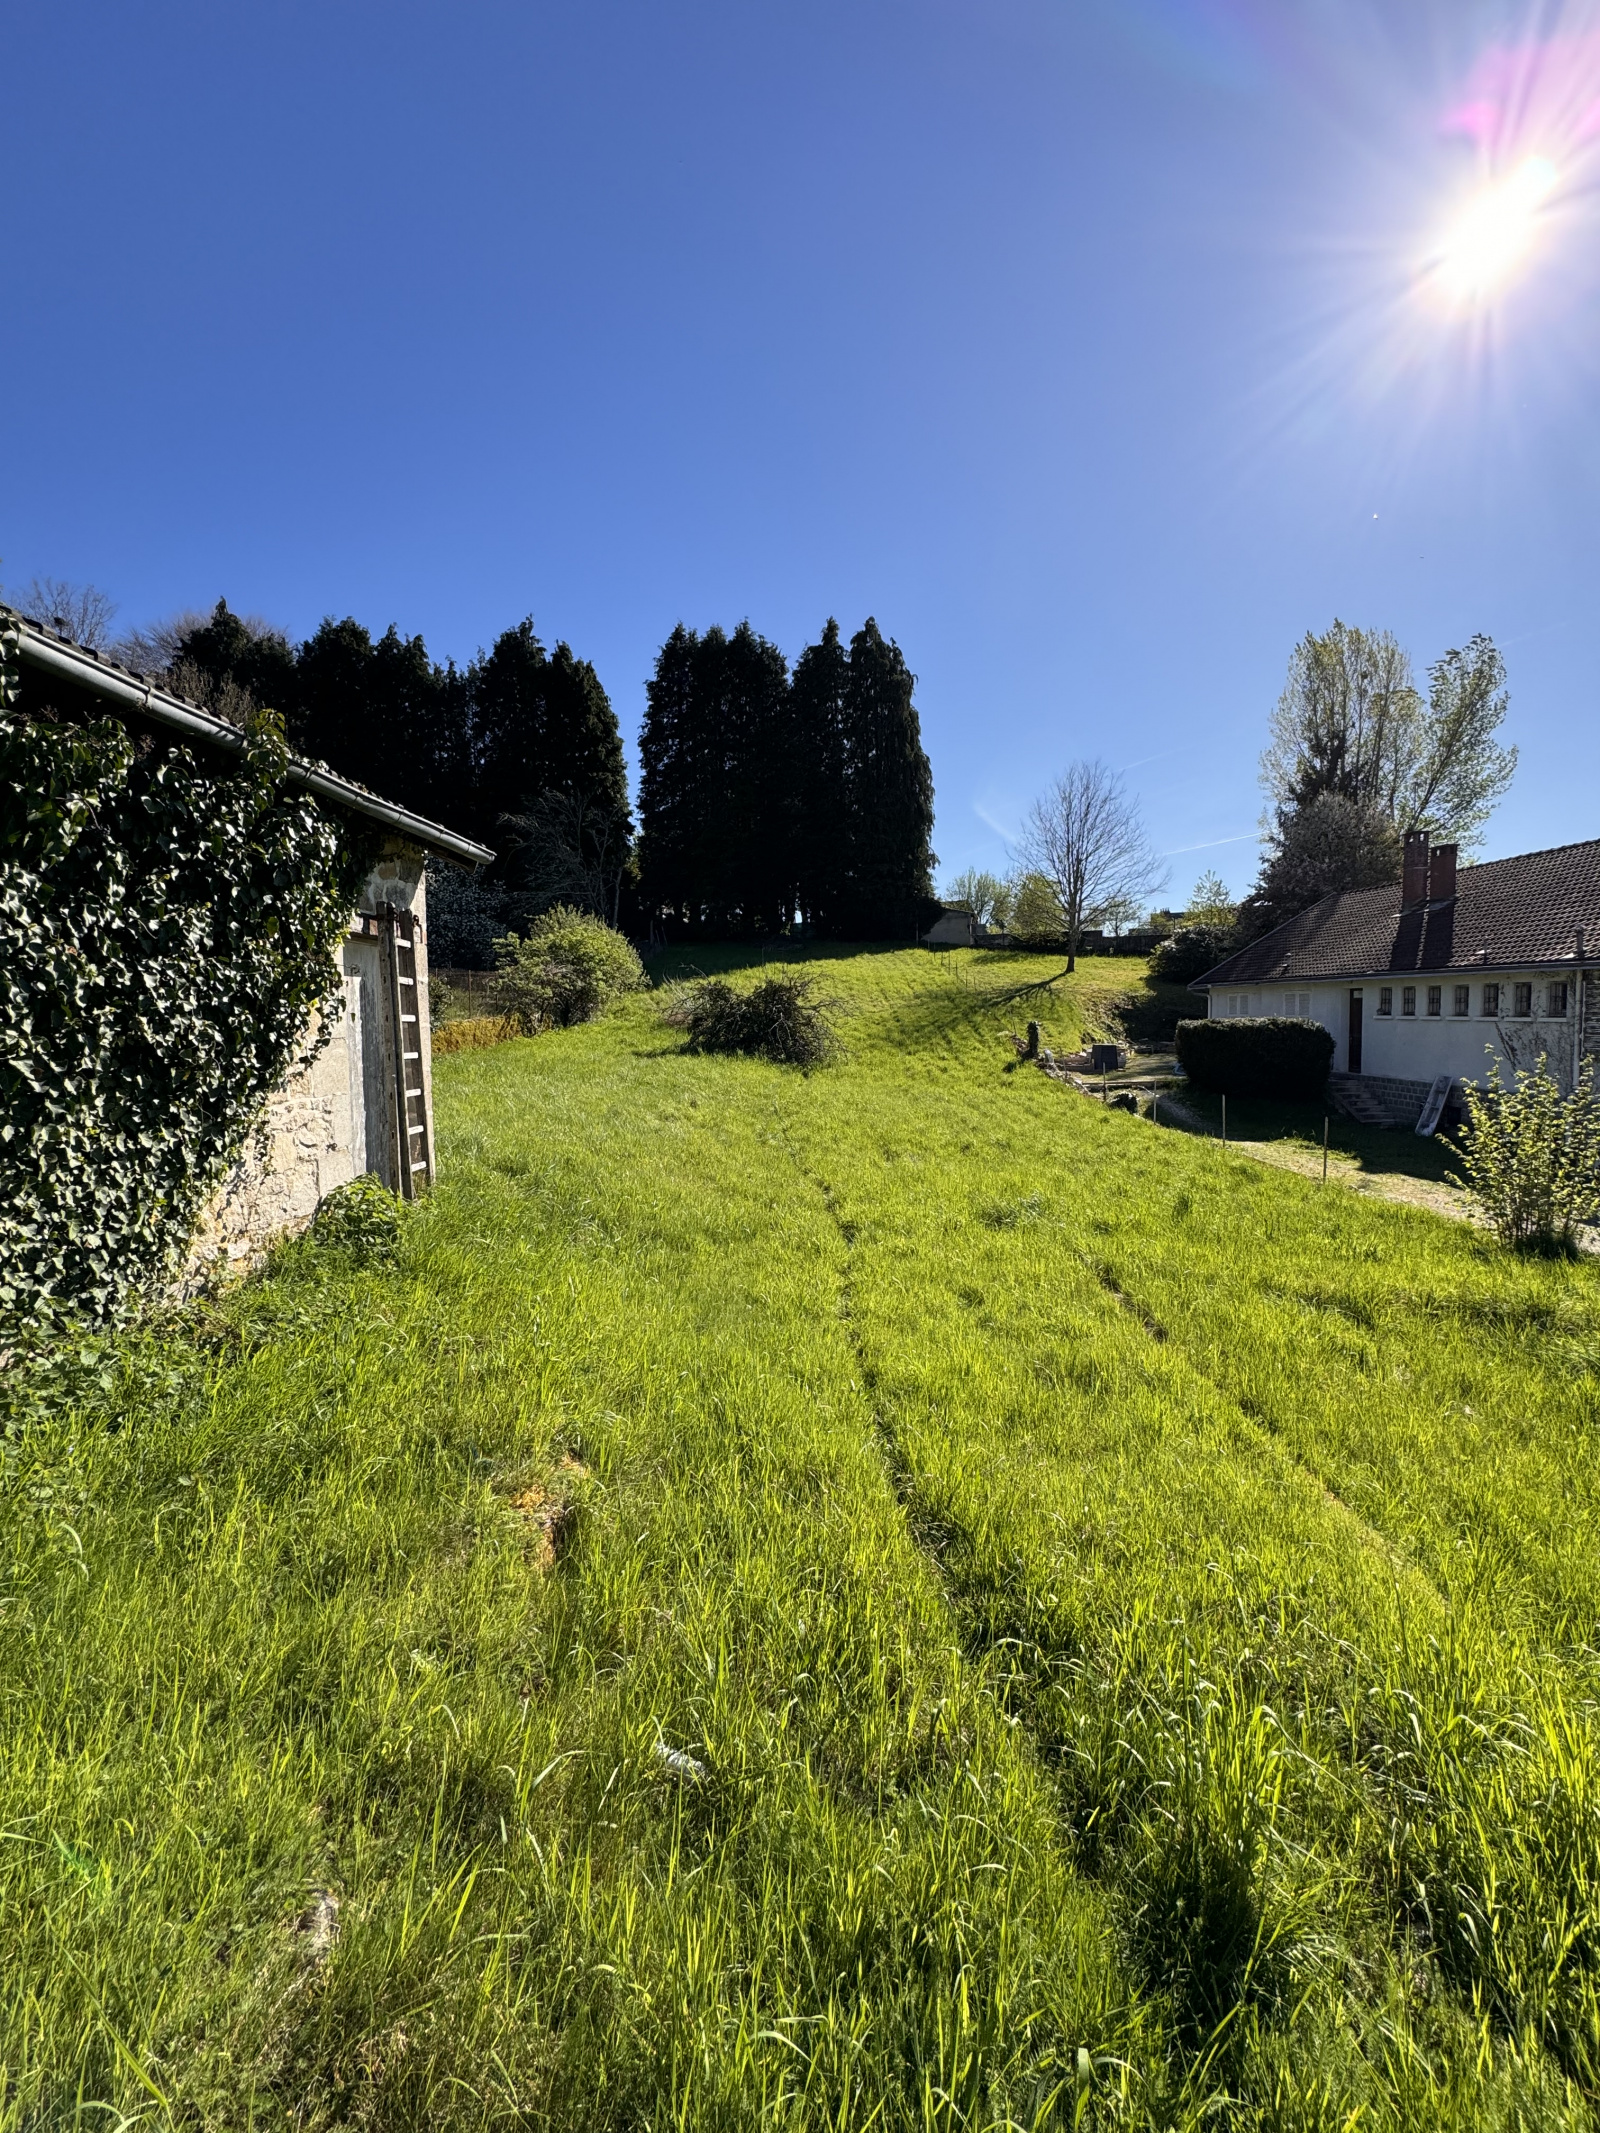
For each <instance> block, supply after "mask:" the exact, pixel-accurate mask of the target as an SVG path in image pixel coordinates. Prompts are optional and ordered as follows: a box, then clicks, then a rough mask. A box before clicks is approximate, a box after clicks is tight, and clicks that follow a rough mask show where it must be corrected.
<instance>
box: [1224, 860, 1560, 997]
mask: <svg viewBox="0 0 1600 2133" xmlns="http://www.w3.org/2000/svg"><path fill="white" fill-rule="evenodd" d="M1579 927H1582V928H1583V932H1584V943H1585V953H1586V955H1590V956H1593V957H1595V959H1596V960H1600V839H1593V840H1591V841H1590V842H1589V843H1586V844H1559V845H1557V846H1556V847H1555V848H1554V850H1552V851H1548V852H1522V853H1520V854H1519V855H1518V856H1517V857H1516V858H1515V859H1491V860H1489V861H1487V862H1486V863H1485V864H1484V865H1482V866H1475V867H1462V868H1461V870H1460V871H1459V873H1458V874H1457V875H1456V893H1455V895H1454V896H1453V897H1451V898H1449V899H1448V900H1447V901H1445V902H1443V903H1436V904H1421V905H1418V906H1417V907H1416V908H1415V909H1414V910H1411V911H1405V912H1402V911H1401V909H1400V884H1399V883H1398V882H1396V883H1394V884H1393V885H1392V886H1391V887H1389V888H1385V889H1347V890H1345V891H1344V892H1343V894H1341V895H1338V896H1325V897H1324V898H1323V899H1322V901H1321V903H1318V904H1313V905H1312V906H1311V909H1310V910H1309V911H1302V912H1301V913H1300V915H1299V917H1298V918H1291V919H1289V920H1287V921H1286V922H1285V923H1284V924H1283V925H1281V926H1276V927H1274V928H1273V930H1272V932H1271V933H1264V934H1263V935H1262V936H1261V938H1260V940H1258V941H1252V942H1251V943H1250V945H1249V946H1248V947H1247V948H1241V949H1239V951H1238V952H1237V954H1234V955H1230V956H1229V957H1228V958H1227V960H1226V962H1222V963H1219V964H1218V965H1217V967H1216V969H1215V970H1211V971H1208V972H1207V973H1206V975H1205V976H1204V977H1203V978H1197V979H1196V980H1195V986H1194V989H1195V990H1198V991H1204V990H1205V988H1206V987H1207V986H1211V985H1233V984H1241V983H1244V982H1247V981H1248V982H1250V983H1255V982H1257V981H1263V980H1272V979H1277V978H1363V977H1376V976H1378V975H1379V974H1380V973H1382V972H1385V971H1391V970H1403V971H1422V970H1484V969H1489V970H1507V969H1524V968H1526V967H1527V965H1529V964H1531V963H1570V962H1572V961H1574V960H1575V958H1576V956H1577V953H1578V929H1579Z"/></svg>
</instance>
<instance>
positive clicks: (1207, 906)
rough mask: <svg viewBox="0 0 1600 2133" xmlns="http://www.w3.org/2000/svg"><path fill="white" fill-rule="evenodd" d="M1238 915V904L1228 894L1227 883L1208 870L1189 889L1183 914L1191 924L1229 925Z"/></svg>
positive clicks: (1218, 875)
mask: <svg viewBox="0 0 1600 2133" xmlns="http://www.w3.org/2000/svg"><path fill="white" fill-rule="evenodd" d="M1238 915H1239V906H1238V905H1237V904H1236V903H1235V902H1234V901H1233V898H1232V897H1231V896H1230V895H1229V894H1228V885H1227V883H1226V882H1225V881H1224V880H1223V878H1222V876H1221V875H1220V874H1215V873H1212V872H1210V871H1209V870H1208V871H1207V872H1206V873H1204V874H1202V875H1201V876H1200V879H1199V880H1198V881H1197V882H1196V883H1195V885H1194V887H1193V889H1191V890H1190V892H1189V901H1188V904H1187V905H1186V907H1185V909H1184V914H1183V916H1184V919H1185V922H1186V923H1187V924H1189V925H1191V926H1231V925H1232V924H1233V922H1234V920H1235V919H1236V918H1237V917H1238Z"/></svg>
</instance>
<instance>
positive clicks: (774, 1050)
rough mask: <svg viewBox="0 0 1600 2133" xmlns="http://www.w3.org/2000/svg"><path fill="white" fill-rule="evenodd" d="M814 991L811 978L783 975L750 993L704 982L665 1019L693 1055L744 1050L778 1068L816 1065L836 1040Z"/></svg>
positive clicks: (722, 982) (722, 980)
mask: <svg viewBox="0 0 1600 2133" xmlns="http://www.w3.org/2000/svg"><path fill="white" fill-rule="evenodd" d="M815 989H816V986H815V981H814V980H813V979H811V978H807V977H798V976H790V975H788V974H787V973H785V974H781V975H779V976H777V977H771V978H763V979H762V980H761V982H760V984H759V985H755V986H752V988H751V989H750V991H749V992H736V991H735V990H734V988H733V987H732V986H731V985H730V984H729V983H728V982H727V980H726V979H725V978H707V979H705V980H704V981H703V982H702V983H701V984H699V985H692V986H690V987H689V988H688V990H687V991H686V992H684V993H683V994H681V995H680V996H679V997H678V999H676V1000H675V1001H674V1002H673V1003H672V1005H671V1006H670V1007H669V1008H668V1010H667V1020H668V1021H669V1022H670V1023H671V1024H672V1025H673V1026H674V1028H676V1029H682V1030H686V1031H687V1032H688V1037H689V1049H690V1050H691V1051H693V1052H748V1053H751V1054H754V1055H755V1056H757V1057H760V1058H762V1059H772V1060H776V1061H777V1063H778V1064H779V1065H780V1066H820V1065H821V1064H822V1063H823V1061H824V1060H825V1059H828V1058H829V1057H831V1055H832V1053H833V1051H834V1050H835V1041H834V1036H833V1032H832V1031H831V1030H830V1029H829V1027H828V1022H827V1018H826V1016H825V1015H824V1014H823V1012H822V1009H821V1007H820V1006H819V1005H818V1004H817V1002H816V1001H815V1000H814V999H813V998H812V994H813V992H814V991H815Z"/></svg>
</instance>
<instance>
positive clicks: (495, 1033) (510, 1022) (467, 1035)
mask: <svg viewBox="0 0 1600 2133" xmlns="http://www.w3.org/2000/svg"><path fill="white" fill-rule="evenodd" d="M516 1034H517V1024H516V1020H515V1018H514V1017H513V1016H511V1015H463V1017H462V1018H461V1020H460V1021H459V1022H440V1023H438V1024H436V1025H435V1027H434V1031H433V1037H432V1043H433V1050H434V1053H435V1056H437V1055H438V1054H439V1053H441V1052H482V1051H487V1050H488V1048H489V1046H490V1045H491V1044H504V1043H505V1041H506V1039H507V1038H508V1037H514V1036H516Z"/></svg>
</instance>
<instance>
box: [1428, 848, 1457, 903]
mask: <svg viewBox="0 0 1600 2133" xmlns="http://www.w3.org/2000/svg"><path fill="white" fill-rule="evenodd" d="M1455 893H1456V848H1455V846H1454V845H1453V844H1436V845H1435V846H1434V847H1433V849H1432V851H1431V852H1429V854H1428V901H1429V903H1430V904H1447V903H1448V902H1449V901H1450V899H1451V897H1452V896H1454V894H1455Z"/></svg>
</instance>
